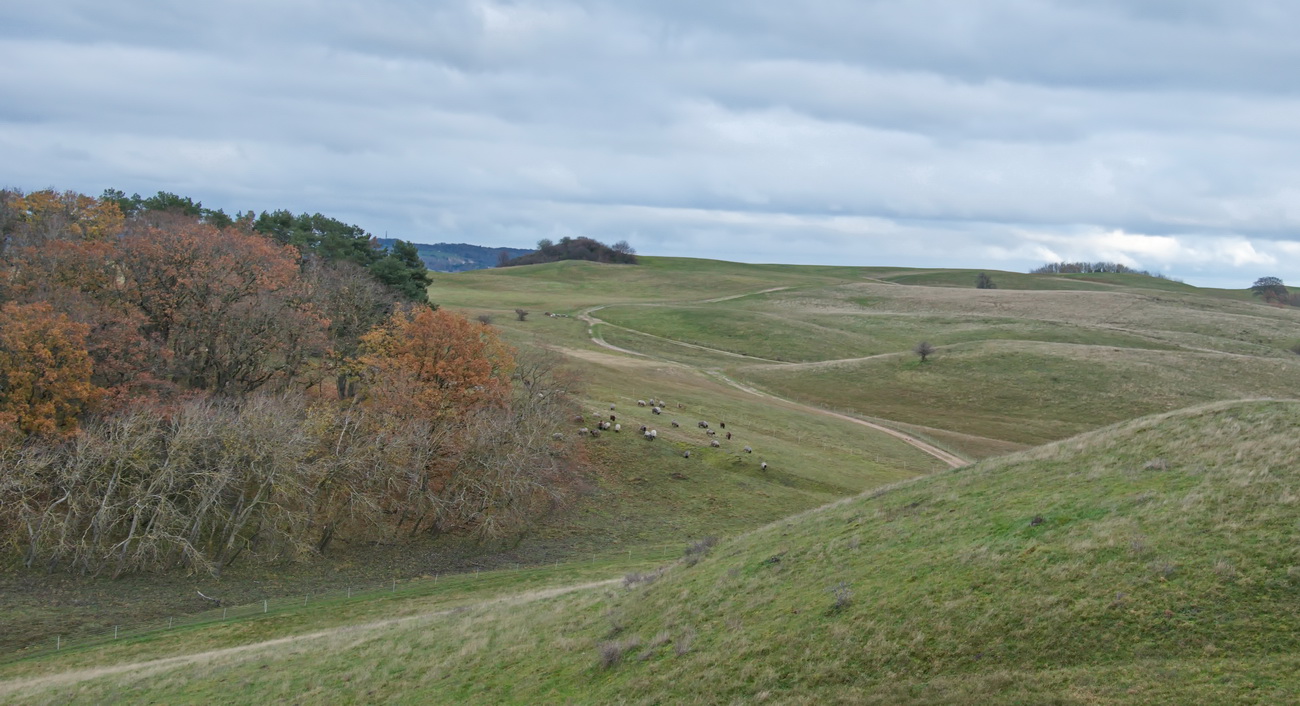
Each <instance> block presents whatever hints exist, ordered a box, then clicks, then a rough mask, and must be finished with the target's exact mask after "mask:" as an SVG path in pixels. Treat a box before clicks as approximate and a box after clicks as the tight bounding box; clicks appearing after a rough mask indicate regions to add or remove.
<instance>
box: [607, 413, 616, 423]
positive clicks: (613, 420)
mask: <svg viewBox="0 0 1300 706" xmlns="http://www.w3.org/2000/svg"><path fill="white" fill-rule="evenodd" d="M609 421H611V422H617V421H618V417H615V416H614V415H612V414H611V415H609Z"/></svg>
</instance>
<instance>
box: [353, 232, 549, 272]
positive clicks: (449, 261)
mask: <svg viewBox="0 0 1300 706" xmlns="http://www.w3.org/2000/svg"><path fill="white" fill-rule="evenodd" d="M376 240H378V241H379V243H380V244H381V245H383V246H384V247H385V248H390V247H392V246H393V243H395V242H397V241H396V239H394V238H376ZM415 250H416V252H418V253H419V254H420V260H421V261H423V262H424V266H425V267H427V268H428V269H429V271H430V272H466V271H469V270H482V269H486V268H489V267H496V266H497V258H498V257H499V256H500V254H501V251H502V250H505V251H506V252H507V253H509V255H510V257H521V256H523V255H527V254H528V253H530V252H533V251H532V250H526V249H522V248H492V247H486V246H483V245H470V244H469V243H433V244H428V243H415Z"/></svg>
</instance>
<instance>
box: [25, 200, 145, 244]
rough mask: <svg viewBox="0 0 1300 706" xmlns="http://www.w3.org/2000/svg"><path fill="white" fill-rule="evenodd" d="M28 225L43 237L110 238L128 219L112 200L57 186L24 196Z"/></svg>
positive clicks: (38, 237) (41, 239) (38, 239)
mask: <svg viewBox="0 0 1300 706" xmlns="http://www.w3.org/2000/svg"><path fill="white" fill-rule="evenodd" d="M20 201H21V203H20V210H21V212H23V214H24V218H23V220H24V221H25V222H26V229H27V230H28V231H29V233H30V235H31V236H32V237H33V238H34V239H35V240H37V241H38V242H39V241H44V240H48V239H50V238H52V237H64V238H66V237H71V238H73V239H77V240H106V239H108V238H111V237H113V236H115V235H117V234H118V233H120V232H122V226H123V224H124V223H125V219H124V218H123V217H122V212H121V211H120V210H119V209H118V207H117V204H115V203H113V202H112V201H100V200H99V199H96V198H92V197H90V196H86V195H84V194H78V193H76V192H75V191H65V192H63V193H59V192H57V191H54V190H53V189H46V190H44V191H33V192H32V193H30V194H27V195H26V196H22V197H20Z"/></svg>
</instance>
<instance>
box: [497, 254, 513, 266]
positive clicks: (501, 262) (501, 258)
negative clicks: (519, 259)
mask: <svg viewBox="0 0 1300 706" xmlns="http://www.w3.org/2000/svg"><path fill="white" fill-rule="evenodd" d="M509 266H510V251H508V250H501V251H499V252H498V253H497V267H509Z"/></svg>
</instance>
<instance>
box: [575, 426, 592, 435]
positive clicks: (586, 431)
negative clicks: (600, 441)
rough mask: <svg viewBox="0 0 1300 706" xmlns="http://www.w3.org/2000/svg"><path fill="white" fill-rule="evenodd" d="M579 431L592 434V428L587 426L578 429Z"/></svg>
mask: <svg viewBox="0 0 1300 706" xmlns="http://www.w3.org/2000/svg"><path fill="white" fill-rule="evenodd" d="M578 433H579V434H590V433H591V430H590V429H588V428H587V427H583V428H581V429H579V430H578Z"/></svg>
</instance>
